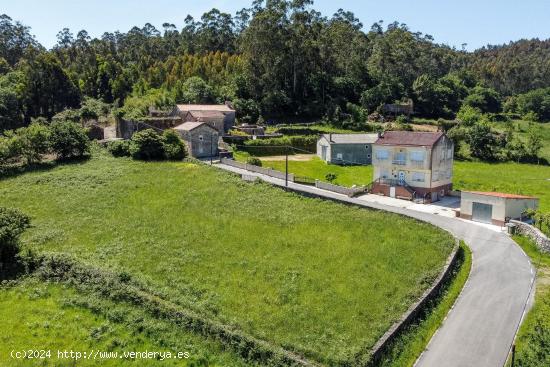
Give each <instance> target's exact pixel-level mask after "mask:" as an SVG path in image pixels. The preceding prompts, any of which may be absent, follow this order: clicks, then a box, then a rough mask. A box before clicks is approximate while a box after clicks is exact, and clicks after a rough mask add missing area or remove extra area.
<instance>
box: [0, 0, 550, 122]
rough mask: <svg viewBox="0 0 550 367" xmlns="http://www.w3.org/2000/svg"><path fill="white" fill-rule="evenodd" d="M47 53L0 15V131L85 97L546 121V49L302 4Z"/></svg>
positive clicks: (283, 1)
mask: <svg viewBox="0 0 550 367" xmlns="http://www.w3.org/2000/svg"><path fill="white" fill-rule="evenodd" d="M57 39H58V42H57V44H56V45H55V46H54V47H53V48H52V49H50V50H46V49H45V48H44V47H43V46H41V45H40V44H39V43H38V42H37V41H36V40H35V39H34V37H33V36H32V33H31V29H30V28H29V27H28V26H25V25H22V24H21V23H20V22H17V21H14V20H12V19H11V18H10V17H9V16H7V15H2V16H0V129H2V130H4V129H10V128H16V127H20V126H24V125H28V124H29V123H30V121H31V119H32V118H36V117H45V118H47V119H51V118H52V117H53V116H54V115H56V114H57V113H59V112H61V111H63V110H64V109H66V108H79V107H80V105H81V103H82V101H83V100H84V99H85V98H93V99H97V100H99V101H102V102H104V103H108V104H111V105H113V106H114V107H116V108H122V110H121V113H128V114H133V115H140V114H143V113H145V112H146V111H145V109H144V106H145V105H147V104H152V105H156V106H157V107H162V106H165V105H168V104H173V103H176V102H201V103H207V102H208V103H213V102H223V101H224V100H231V101H233V102H234V103H235V105H236V107H237V113H238V115H239V117H241V118H242V119H244V120H246V121H255V120H256V119H257V118H258V117H259V116H263V117H265V118H272V117H303V118H320V117H325V118H327V119H331V120H336V121H337V120H339V119H342V118H347V117H349V116H352V115H356V116H364V115H366V114H370V113H373V112H375V111H378V110H379V109H380V106H381V105H383V104H385V103H393V102H396V101H404V100H412V101H413V102H414V104H415V111H416V112H417V113H418V114H419V115H420V116H425V117H435V118H439V117H443V118H448V119H450V118H454V117H455V115H456V113H457V112H458V111H459V109H460V107H461V106H462V105H463V104H464V103H466V104H468V105H472V106H474V107H476V108H479V109H480V110H481V111H482V112H489V113H495V112H501V111H503V110H504V111H505V112H508V113H516V114H521V115H522V116H523V115H527V116H528V117H529V118H530V119H532V120H537V121H545V120H548V119H550V112H549V111H550V89H549V88H550V69H549V68H548V63H549V62H550V41H549V40H544V41H540V40H536V39H534V40H520V41H517V42H512V43H510V44H507V45H501V46H487V47H484V48H482V49H480V50H477V51H475V52H466V51H463V50H457V49H455V48H452V47H449V46H446V45H442V44H438V43H436V42H434V40H433V38H432V37H431V36H429V35H426V34H423V33H420V32H414V31H412V30H410V29H409V28H408V27H407V26H406V25H405V24H400V23H397V22H395V23H391V24H388V25H384V24H383V23H382V22H377V23H375V24H373V25H372V27H370V29H368V30H365V27H364V26H363V24H362V23H361V22H360V21H359V19H357V18H356V17H355V15H354V14H353V13H351V12H348V11H344V10H341V9H340V10H338V11H337V12H336V13H335V14H334V15H332V16H330V17H327V16H323V15H322V14H321V13H319V12H318V11H316V10H315V9H314V8H313V1H310V0H294V1H290V0H272V1H268V2H264V1H260V0H254V1H253V2H252V4H251V6H250V7H249V8H245V9H242V10H241V11H239V12H237V13H236V14H234V15H231V14H227V13H223V12H220V11H219V10H217V9H212V10H211V11H209V12H206V13H205V14H203V15H202V17H201V18H200V19H198V20H195V19H193V18H192V17H191V16H188V17H187V18H186V19H185V23H184V25H183V27H182V28H181V29H178V28H177V27H176V26H175V25H174V24H170V23H164V24H163V25H162V30H158V29H157V28H155V27H154V26H153V25H151V24H149V23H147V24H145V25H144V26H143V27H141V28H139V27H134V28H132V29H130V30H129V31H128V32H126V33H123V32H118V31H117V32H112V33H110V32H106V33H104V34H103V35H102V36H100V37H97V38H92V37H90V35H89V34H88V33H87V32H86V31H85V30H80V31H78V32H77V33H76V34H75V33H73V32H72V31H71V30H69V29H63V30H61V31H60V32H59V33H58V35H57Z"/></svg>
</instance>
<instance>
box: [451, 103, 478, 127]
mask: <svg viewBox="0 0 550 367" xmlns="http://www.w3.org/2000/svg"><path fill="white" fill-rule="evenodd" d="M456 119H457V120H458V121H460V122H462V123H463V124H464V125H466V126H472V125H474V124H476V123H478V122H479V121H480V120H481V110H480V109H478V108H475V107H471V106H466V105H464V106H462V107H460V110H459V111H458V113H457V114H456Z"/></svg>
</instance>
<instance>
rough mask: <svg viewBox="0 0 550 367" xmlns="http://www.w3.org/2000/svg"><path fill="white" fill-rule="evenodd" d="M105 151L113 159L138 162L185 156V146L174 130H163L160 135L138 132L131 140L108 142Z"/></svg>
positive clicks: (179, 158)
mask: <svg viewBox="0 0 550 367" xmlns="http://www.w3.org/2000/svg"><path fill="white" fill-rule="evenodd" d="M107 149H108V150H109V151H110V152H111V154H112V155H113V156H115V157H132V158H134V159H140V160H163V159H168V160H182V159H184V158H185V156H186V150H185V144H184V143H183V141H182V140H181V139H180V137H179V135H178V134H177V133H176V132H175V131H174V130H165V131H164V132H163V133H162V135H160V134H158V133H157V132H155V131H154V130H153V129H146V130H142V131H138V132H137V133H135V134H134V135H133V136H132V139H131V140H117V141H113V142H110V143H109V144H108V145H107Z"/></svg>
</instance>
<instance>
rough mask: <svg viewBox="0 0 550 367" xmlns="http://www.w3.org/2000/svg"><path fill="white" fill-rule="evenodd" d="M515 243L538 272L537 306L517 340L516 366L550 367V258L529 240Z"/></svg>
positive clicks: (530, 312)
mask: <svg viewBox="0 0 550 367" xmlns="http://www.w3.org/2000/svg"><path fill="white" fill-rule="evenodd" d="M514 240H515V241H516V242H517V243H518V244H519V245H520V246H521V248H523V250H524V251H525V252H526V253H527V255H529V257H530V258H531V261H532V263H533V265H534V266H535V267H536V268H537V281H536V283H535V284H536V293H535V304H534V306H533V308H532V309H531V310H530V311H529V313H528V314H527V316H526V318H525V320H524V321H523V323H522V325H521V327H520V330H519V332H518V335H517V339H516V366H522V367H539V366H549V365H550V353H549V349H548V348H549V347H548V346H549V345H550V255H549V254H545V253H541V252H540V251H539V250H538V248H537V246H536V245H535V243H534V242H533V241H532V240H530V239H529V238H526V237H522V236H514ZM509 362H510V361H509ZM508 366H510V363H508Z"/></svg>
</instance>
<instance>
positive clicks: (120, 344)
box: [0, 279, 245, 366]
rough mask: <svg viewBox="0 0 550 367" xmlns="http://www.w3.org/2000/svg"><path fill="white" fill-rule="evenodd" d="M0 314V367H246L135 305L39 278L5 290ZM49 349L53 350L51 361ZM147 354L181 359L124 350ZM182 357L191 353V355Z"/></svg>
mask: <svg viewBox="0 0 550 367" xmlns="http://www.w3.org/2000/svg"><path fill="white" fill-rule="evenodd" d="M0 314H1V315H3V316H2V326H1V333H0V365H1V366H76V365H78V366H97V365H101V366H136V365H139V366H153V365H155V366H158V365H162V366H244V365H245V364H244V362H243V361H242V360H240V359H238V358H237V357H236V356H234V355H232V354H230V353H228V352H225V351H223V350H221V348H220V345H219V344H216V343H213V342H208V341H206V340H205V339H203V338H201V337H199V336H197V335H194V334H192V333H190V332H186V331H185V330H183V329H181V328H178V327H174V325H171V324H169V323H166V322H163V321H161V320H158V319H153V318H152V317H150V316H148V315H147V314H145V313H144V312H142V311H141V310H139V309H137V308H136V307H132V306H129V305H127V304H124V303H114V302H112V301H108V300H105V299H100V298H96V297H92V296H89V295H85V294H82V293H81V292H76V291H75V290H74V289H72V288H70V287H67V286H63V285H59V284H50V283H44V282H41V281H38V280H35V279H26V280H24V281H22V282H18V283H16V284H13V283H12V284H11V285H4V286H1V287H0ZM29 350H31V351H37V352H38V354H33V356H34V358H19V359H15V358H11V357H10V353H11V352H12V351H14V352H20V353H23V352H24V351H27V352H28V351H29ZM46 351H50V353H49V357H48V355H47V354H46ZM58 351H60V352H62V353H63V352H65V351H67V352H68V353H70V352H71V351H73V352H79V353H81V354H80V359H78V360H76V359H75V357H73V358H70V357H69V356H66V357H65V358H63V357H62V356H59V355H58ZM99 351H101V352H102V353H104V352H107V353H109V352H112V353H118V355H117V356H116V357H113V356H112V355H111V358H105V355H104V354H97V355H96V352H99ZM145 351H149V352H163V353H167V352H169V353H171V357H173V356H176V354H177V353H178V352H180V353H181V354H180V356H179V357H178V358H166V357H167V354H164V357H165V358H163V360H162V361H159V360H158V359H157V358H150V359H145V358H144V359H140V358H135V359H134V358H130V356H127V357H125V356H124V355H123V353H124V352H127V353H128V352H145ZM84 353H86V354H87V357H84ZM89 353H92V356H95V358H96V359H94V358H92V357H90V356H89V355H88V354H89ZM183 353H188V357H187V358H185V357H186V356H185V355H183ZM102 355H103V357H104V358H102ZM121 357H122V358H121ZM180 357H181V358H180ZM159 358H161V357H159Z"/></svg>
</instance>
